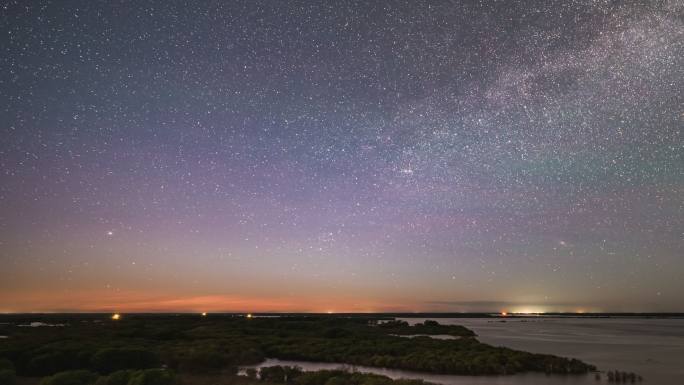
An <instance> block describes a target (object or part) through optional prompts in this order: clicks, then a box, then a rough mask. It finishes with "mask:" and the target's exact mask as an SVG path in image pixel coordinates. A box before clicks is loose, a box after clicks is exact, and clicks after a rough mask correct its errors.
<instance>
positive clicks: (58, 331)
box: [0, 314, 596, 385]
mask: <svg viewBox="0 0 684 385" xmlns="http://www.w3.org/2000/svg"><path fill="white" fill-rule="evenodd" d="M36 321H40V322H43V323H44V324H49V325H55V324H60V325H63V326H61V327H30V328H29V327H22V326H20V325H24V324H26V323H28V322H36ZM0 331H2V334H3V335H7V336H8V338H7V339H5V340H4V342H3V344H2V345H0V359H2V360H3V361H2V362H3V367H4V369H3V373H4V374H3V375H4V376H6V377H7V378H9V377H11V376H12V375H14V374H16V376H18V377H19V378H21V379H22V382H21V383H22V384H31V383H36V384H37V383H39V381H38V379H40V378H43V377H44V378H45V379H44V380H42V383H43V384H44V385H58V384H62V383H68V384H72V383H77V385H81V383H79V382H78V381H77V382H74V381H66V382H65V380H64V378H63V377H64V376H67V377H68V376H76V377H79V376H80V377H83V378H84V381H83V382H82V384H83V385H87V384H91V383H93V384H94V383H95V382H97V383H98V384H104V385H108V384H119V383H120V384H123V385H129V384H132V385H144V384H146V383H147V382H146V381H148V380H145V379H144V378H147V377H150V378H156V380H149V381H153V382H150V383H154V384H157V382H154V381H162V382H159V383H165V382H163V381H166V380H164V378H167V377H168V381H172V382H169V383H184V382H183V381H182V380H181V381H180V382H179V381H178V379H179V378H180V379H182V378H187V377H188V376H189V377H193V376H201V375H206V374H207V373H215V374H216V373H220V375H222V376H235V375H236V374H237V370H238V368H239V367H241V366H245V365H254V364H258V363H260V362H263V361H264V360H265V359H266V358H277V359H282V360H299V361H310V362H327V363H340V364H346V365H360V366H370V367H381V368H392V369H403V370H410V371H416V372H427V373H439V374H459V375H512V374H516V373H522V372H542V373H547V374H557V375H571V374H583V373H587V372H590V371H593V370H595V369H596V368H595V367H594V366H592V365H590V364H587V363H584V362H582V361H579V360H576V359H570V358H563V357H557V356H553V355H547V354H534V353H528V352H523V351H518V350H514V349H508V348H504V347H494V346H491V345H487V344H484V343H481V342H479V341H478V340H477V338H476V336H475V333H474V332H473V331H471V330H469V329H467V328H465V327H463V326H455V325H441V324H439V323H438V322H436V321H425V322H423V323H419V324H416V325H409V324H408V323H406V322H403V321H395V320H389V321H387V320H384V321H383V320H378V319H374V318H370V317H362V316H358V317H334V316H282V317H251V315H250V316H245V315H235V314H228V315H220V314H217V315H212V314H209V315H207V314H197V315H192V314H184V315H119V316H118V317H111V316H107V317H105V316H103V315H64V316H60V315H44V316H38V317H37V316H35V315H31V316H5V317H4V319H3V324H2V325H0ZM403 335H428V336H429V335H452V336H457V337H460V338H457V339H452V340H442V339H434V338H429V337H423V338H410V339H409V338H403V337H402V336H403ZM281 369H282V368H281ZM274 370H276V371H277V370H278V369H274ZM282 370H285V369H282ZM288 370H290V371H292V370H294V372H291V373H290V374H289V376H288V375H285V374H284V375H283V378H282V380H279V381H275V379H274V378H272V377H274V376H276V377H277V375H274V374H273V373H271V372H269V371H268V370H266V371H265V372H264V373H260V374H259V376H257V375H256V374H255V376H254V378H255V380H256V378H257V377H258V378H259V379H260V380H261V381H263V380H264V379H270V381H271V382H291V381H292V380H293V378H294V377H301V376H303V375H301V373H299V371H298V369H296V368H290V369H288ZM122 371H124V372H122ZM262 371H263V369H262ZM64 372H67V373H64ZM120 372H121V373H120ZM283 373H284V372H283ZM328 375H330V376H332V377H335V378H339V379H338V380H335V381H338V382H340V383H353V382H348V381H347V380H349V379H350V378H352V377H346V375H341V374H339V373H337V374H335V373H333V374H330V373H328ZM111 376H114V377H116V378H118V380H116V381H115V380H112V381H113V382H109V380H105V379H108V378H110V377H111ZM311 376H314V375H311V374H307V375H306V376H303V377H301V378H302V380H301V381H304V379H305V378H309V377H311ZM320 376H323V377H325V376H324V375H320ZM314 377H315V376H314ZM332 377H331V378H332ZM362 377H363V376H362ZM287 378H289V380H288V379H287ZM316 378H319V377H316ZM320 378H322V377H320ZM354 378H356V380H358V379H359V378H360V377H358V376H357V377H354ZM369 378H370V377H369ZM373 378H374V380H373V382H377V381H380V382H383V381H384V382H387V381H392V380H390V379H383V380H382V381H381V380H379V377H373ZM27 379H28V380H27ZM30 379H34V380H35V381H34V382H31V380H30ZM345 379H346V380H345ZM356 380H355V381H356ZM26 381H28V382H26ZM103 381H105V382H103ZM239 381H249V377H241V379H239ZM301 381H299V382H298V384H300V385H317V384H316V383H315V382H313V383H309V382H308V380H307V381H305V382H306V384H305V383H302V382H301ZM312 381H313V380H312ZM326 381H327V380H326ZM345 381H347V382H345ZM6 382H9V380H7V381H6ZM185 382H187V383H189V384H190V383H192V381H188V380H185ZM384 382H383V383H384ZM364 383H365V382H364ZM320 385H323V384H320Z"/></svg>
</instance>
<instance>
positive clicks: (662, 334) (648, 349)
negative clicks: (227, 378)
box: [254, 318, 684, 385]
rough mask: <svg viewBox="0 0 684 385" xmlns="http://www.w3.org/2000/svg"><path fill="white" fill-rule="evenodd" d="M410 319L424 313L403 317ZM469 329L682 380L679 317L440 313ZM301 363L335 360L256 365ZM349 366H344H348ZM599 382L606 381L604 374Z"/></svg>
mask: <svg viewBox="0 0 684 385" xmlns="http://www.w3.org/2000/svg"><path fill="white" fill-rule="evenodd" d="M404 320H405V321H408V322H410V323H417V322H423V321H424V319H418V318H407V319H404ZM439 322H440V323H442V324H458V325H464V326H466V327H468V328H471V329H473V330H474V331H475V332H476V333H477V334H478V336H479V337H478V338H479V339H480V341H482V342H486V343H488V344H492V345H496V346H507V347H510V348H515V349H521V350H526V351H531V352H536V353H549V354H556V355H560V356H568V357H574V358H579V359H581V360H584V361H586V362H589V363H592V364H594V365H596V366H598V367H599V369H600V370H614V369H617V370H621V371H633V372H636V373H638V374H641V375H642V376H643V377H644V378H645V380H644V382H643V383H644V384H649V385H672V384H680V383H681V384H684V319H671V320H658V319H615V318H612V319H576V318H526V319H509V320H507V321H506V322H497V320H491V319H467V318H466V319H463V318H458V319H445V318H442V319H439ZM273 365H290V366H295V365H296V366H300V367H302V368H303V369H304V370H320V369H335V368H340V367H344V365H340V364H329V363H311V362H301V361H280V360H273V359H269V360H267V361H265V362H263V363H261V364H260V365H256V366H254V367H261V366H273ZM347 367H349V366H347ZM353 368H354V369H355V370H358V371H361V372H370V373H377V374H382V375H385V376H388V377H391V378H418V379H424V380H426V381H430V382H436V383H441V384H447V385H466V384H472V385H485V384H486V385H490V384H491V385H495V384H496V385H545V384H548V385H555V384H566V385H583V384H597V382H596V381H595V380H594V377H593V376H567V377H566V376H546V375H543V374H520V375H514V376H484V377H473V376H452V375H434V374H426V373H416V372H410V371H403V370H392V369H379V368H372V367H362V366H355V367H353ZM601 383H606V384H607V383H608V382H607V381H606V379H605V377H604V378H603V380H602V382H601Z"/></svg>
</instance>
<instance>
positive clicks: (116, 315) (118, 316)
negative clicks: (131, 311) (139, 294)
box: [112, 313, 121, 321]
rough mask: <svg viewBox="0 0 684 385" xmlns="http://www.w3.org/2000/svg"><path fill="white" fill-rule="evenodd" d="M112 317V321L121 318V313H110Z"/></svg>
mask: <svg viewBox="0 0 684 385" xmlns="http://www.w3.org/2000/svg"><path fill="white" fill-rule="evenodd" d="M112 319H113V320H114V321H118V320H120V319H121V314H119V313H115V314H112Z"/></svg>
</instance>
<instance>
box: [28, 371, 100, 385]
mask: <svg viewBox="0 0 684 385" xmlns="http://www.w3.org/2000/svg"><path fill="white" fill-rule="evenodd" d="M96 380H97V374H95V373H93V372H91V371H89V370H70V371H66V372H60V373H57V374H54V375H52V376H49V377H45V378H44V379H43V381H42V382H41V383H40V385H92V384H94V383H95V381H96Z"/></svg>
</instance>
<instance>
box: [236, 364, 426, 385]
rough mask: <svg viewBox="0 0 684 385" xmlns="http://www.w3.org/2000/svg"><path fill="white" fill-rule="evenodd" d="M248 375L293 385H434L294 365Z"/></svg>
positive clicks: (252, 372)
mask: <svg viewBox="0 0 684 385" xmlns="http://www.w3.org/2000/svg"><path fill="white" fill-rule="evenodd" d="M248 375H249V377H250V378H252V379H258V380H259V381H263V382H270V383H276V384H293V385H432V384H431V383H429V382H425V381H422V380H408V379H398V380H393V379H391V378H389V377H386V376H381V375H378V374H371V373H358V372H349V371H346V370H341V369H338V370H319V371H315V372H303V371H302V370H301V368H298V367H292V366H270V367H264V368H261V370H259V372H258V373H257V372H256V370H253V371H251V372H249V373H248Z"/></svg>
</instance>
